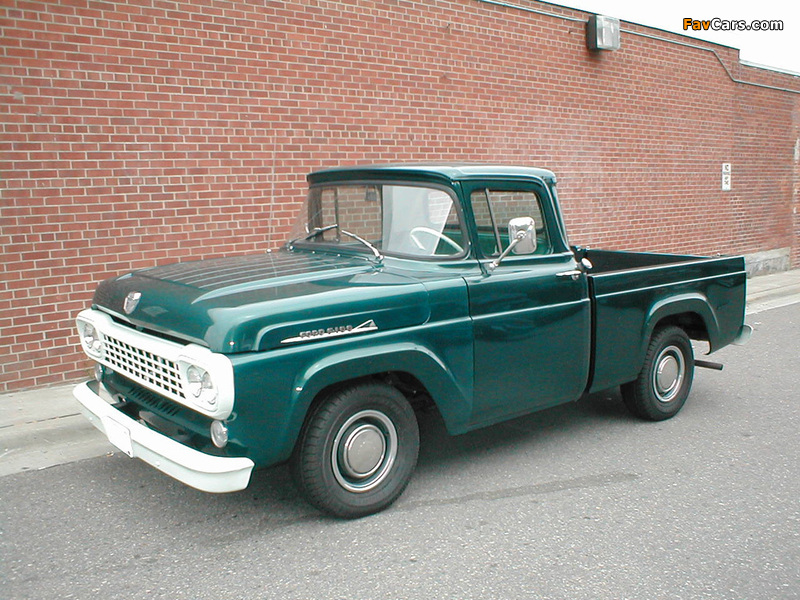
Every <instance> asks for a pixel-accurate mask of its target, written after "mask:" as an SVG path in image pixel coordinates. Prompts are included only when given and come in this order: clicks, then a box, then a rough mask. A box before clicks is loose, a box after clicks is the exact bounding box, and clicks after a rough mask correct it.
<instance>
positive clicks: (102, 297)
mask: <svg viewBox="0 0 800 600" xmlns="http://www.w3.org/2000/svg"><path fill="white" fill-rule="evenodd" d="M126 298H127V299H128V300H127V302H126ZM137 298H138V301H137V300H136V299H137ZM134 305H135V306H134ZM94 306H95V308H98V309H100V310H103V311H105V312H107V313H110V314H112V315H113V316H115V317H116V318H117V319H120V320H123V321H125V322H128V323H130V324H131V325H132V326H134V327H138V328H142V329H144V330H148V331H152V332H155V333H157V334H160V335H165V336H168V337H174V338H178V339H180V340H182V341H186V342H193V343H198V344H201V345H203V346H207V347H209V348H210V349H211V350H213V351H214V352H222V353H228V354H231V353H237V352H248V351H256V350H268V349H270V348H278V347H286V346H290V345H293V344H304V343H313V342H315V341H319V340H321V339H328V338H331V337H340V336H348V335H361V334H365V333H367V332H369V331H384V330H388V329H396V328H399V327H409V326H413V325H418V324H421V323H424V322H425V321H426V320H427V319H428V318H429V316H430V307H429V302H428V293H427V291H426V289H425V287H424V286H423V285H422V284H421V283H420V282H419V281H417V280H415V279H413V278H411V277H409V276H408V275H405V274H399V273H393V272H391V270H389V269H387V268H384V267H381V266H376V265H374V264H372V263H370V262H368V261H366V260H364V259H363V258H355V257H353V258H348V257H343V256H336V255H327V254H321V253H311V252H303V251H298V252H292V251H288V250H279V251H277V252H270V253H266V254H258V255H250V256H238V257H230V258H220V259H210V260H201V261H194V262H186V263H177V264H173V265H165V266H160V267H153V268H150V269H143V270H141V271H135V272H133V273H128V274H127V275H122V276H121V277H116V278H113V279H108V280H106V281H104V282H102V283H101V284H100V285H99V286H98V288H97V291H96V292H95V296H94Z"/></svg>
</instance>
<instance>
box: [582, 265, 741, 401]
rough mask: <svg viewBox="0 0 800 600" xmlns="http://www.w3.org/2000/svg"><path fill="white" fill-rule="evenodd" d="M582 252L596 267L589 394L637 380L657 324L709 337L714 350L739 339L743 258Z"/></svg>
mask: <svg viewBox="0 0 800 600" xmlns="http://www.w3.org/2000/svg"><path fill="white" fill-rule="evenodd" d="M581 255H582V256H585V257H586V258H588V259H589V260H590V261H591V263H592V269H591V270H590V271H589V277H588V280H589V293H590V294H591V296H592V298H593V300H594V301H593V303H592V304H593V311H592V349H593V352H592V375H591V379H590V384H589V391H592V392H593V391H598V390H602V389H606V388H609V387H612V386H615V385H619V384H620V383H625V382H627V381H632V380H633V379H635V378H636V376H637V375H638V373H639V370H640V369H641V365H642V361H643V359H644V354H645V352H646V349H647V348H646V345H644V344H643V341H645V342H646V341H647V340H649V339H650V337H651V334H652V332H653V329H654V328H655V327H656V326H657V325H658V324H659V323H662V324H663V323H665V322H672V323H677V324H680V325H681V326H683V327H684V329H686V330H687V331H688V333H689V334H690V336H691V337H692V338H693V339H701V340H707V341H708V342H709V345H710V351H711V352H713V351H714V350H715V349H717V348H718V347H721V346H724V345H725V344H729V343H730V342H732V341H733V339H734V338H735V335H736V333H735V332H736V331H737V330H738V324H740V323H742V321H743V318H744V305H745V300H744V298H745V285H746V283H745V282H746V273H745V268H744V259H743V258H742V257H741V256H736V257H702V256H689V255H677V254H656V253H644V252H621V251H609V250H584V251H583V252H582V254H581ZM679 305H680V308H677V307H678V306H679ZM687 308H688V310H691V312H686V311H687ZM731 332H733V333H731Z"/></svg>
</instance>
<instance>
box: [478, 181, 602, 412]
mask: <svg viewBox="0 0 800 600" xmlns="http://www.w3.org/2000/svg"><path fill="white" fill-rule="evenodd" d="M465 193H467V194H469V197H470V199H471V204H472V212H473V216H474V220H475V222H474V225H475V229H474V231H473V236H474V239H475V240H476V244H475V245H476V247H477V252H478V253H479V260H480V261H481V263H482V264H483V265H484V267H485V268H484V269H483V271H484V273H483V274H482V275H473V276H469V277H467V278H466V281H467V286H468V290H469V305H470V315H471V318H472V326H473V335H474V374H475V380H474V381H475V395H474V403H473V413H472V419H471V425H472V426H473V427H479V426H482V425H488V424H490V423H493V422H496V421H500V420H503V419H506V418H509V417H512V416H515V415H521V414H525V413H528V412H532V411H534V410H537V409H540V408H545V407H547V406H553V405H556V404H560V403H562V402H568V401H571V400H575V399H577V398H578V397H580V395H581V393H582V392H583V391H584V389H585V387H586V383H587V378H588V373H589V356H590V342H591V335H590V331H591V329H590V326H591V322H590V303H589V296H588V290H587V281H586V275H585V274H583V273H581V272H579V271H578V268H577V264H576V262H575V258H574V256H573V254H572V252H571V251H570V250H569V247H568V245H567V242H566V240H564V239H563V236H562V235H561V233H560V231H559V229H558V227H557V223H556V219H555V213H554V210H555V207H554V205H553V200H552V198H551V196H550V193H549V190H548V189H547V188H546V186H545V185H544V184H540V183H537V182H530V181H527V182H515V181H510V182H503V183H502V184H499V183H498V182H486V183H485V184H483V183H475V184H474V185H472V186H471V187H469V188H467V189H466V190H465ZM519 217H531V218H533V220H534V223H535V228H536V233H535V238H536V243H535V244H534V245H533V250H532V251H531V244H519V247H520V248H523V247H524V248H523V249H522V250H521V253H516V252H515V251H516V248H515V249H512V250H511V251H510V252H509V253H508V255H507V256H506V257H505V258H503V259H502V260H501V261H500V263H499V265H498V266H496V267H495V268H492V266H491V263H492V261H496V260H497V259H498V257H499V256H500V254H501V253H502V252H503V251H504V250H506V249H507V247H508V245H509V243H510V242H509V239H508V235H509V234H508V222H509V221H510V220H511V219H514V218H519Z"/></svg>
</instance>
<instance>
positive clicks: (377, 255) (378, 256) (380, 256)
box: [339, 229, 383, 262]
mask: <svg viewBox="0 0 800 600" xmlns="http://www.w3.org/2000/svg"><path fill="white" fill-rule="evenodd" d="M339 231H340V232H342V233H343V234H345V235H349V236H350V237H351V238H353V239H354V240H356V241H357V242H361V243H362V244H364V245H365V246H366V247H367V248H369V249H370V250H371V251H372V254H374V255H375V260H377V261H378V262H381V261H382V260H383V254H381V253H380V250H378V249H377V248H376V247H375V246H373V245H372V244H371V243H369V242H368V241H367V240H365V239H364V238H362V237H361V236H360V235H356V234H355V233H350V232H349V231H347V230H346V229H340V230H339Z"/></svg>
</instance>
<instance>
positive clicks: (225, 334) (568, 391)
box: [94, 165, 745, 466]
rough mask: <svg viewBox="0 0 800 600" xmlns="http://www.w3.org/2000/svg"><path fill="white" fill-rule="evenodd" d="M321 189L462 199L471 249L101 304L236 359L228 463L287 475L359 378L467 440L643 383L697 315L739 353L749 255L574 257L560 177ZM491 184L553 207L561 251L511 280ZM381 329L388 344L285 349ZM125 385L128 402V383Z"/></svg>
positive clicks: (221, 279) (413, 170)
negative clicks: (484, 235)
mask: <svg viewBox="0 0 800 600" xmlns="http://www.w3.org/2000/svg"><path fill="white" fill-rule="evenodd" d="M308 180H309V183H310V184H311V185H319V184H326V183H334V182H343V181H347V182H356V181H357V182H398V181H399V182H408V183H427V184H434V185H437V186H446V187H447V188H449V189H451V190H452V191H453V193H454V194H455V196H456V197H457V199H458V201H459V202H460V204H461V214H462V216H463V218H464V219H465V222H466V228H465V231H466V235H467V236H468V238H469V239H467V240H462V239H459V243H461V242H465V243H462V246H464V247H465V250H466V255H465V256H464V257H461V258H456V259H452V258H450V259H447V260H444V259H443V260H441V261H440V262H436V261H431V260H410V259H400V258H389V257H387V258H384V260H383V261H381V262H377V261H374V260H371V259H370V257H369V256H368V255H367V254H363V255H362V254H359V253H358V252H356V253H351V254H349V255H344V254H341V253H339V254H337V253H335V252H324V251H317V252H311V251H308V250H305V249H303V248H302V247H298V248H296V249H295V250H293V251H292V250H288V249H282V250H280V251H278V252H273V253H268V254H263V255H255V256H249V257H233V258H225V259H217V260H211V261H198V262H194V263H183V264H181V265H168V266H164V267H155V268H152V269H145V270H142V271H138V272H135V273H132V274H129V275H124V276H122V277H118V278H116V279H112V280H108V281H106V282H103V283H102V284H101V285H100V286H99V288H98V290H97V293H96V295H95V301H94V303H95V305H96V307H98V308H100V309H101V310H104V311H106V312H109V313H112V314H114V315H115V316H116V317H117V318H118V319H121V320H124V321H127V322H129V323H130V324H131V325H132V326H136V327H140V328H142V329H144V330H146V331H150V332H154V333H156V334H159V335H165V336H168V337H170V338H173V339H179V340H184V341H186V342H193V343H198V344H202V345H205V346H207V347H209V348H210V349H212V350H213V351H215V352H221V353H225V354H227V355H229V357H230V359H231V361H232V362H233V365H234V373H235V386H236V388H235V389H236V402H235V407H234V413H233V414H232V415H231V418H230V419H229V420H228V426H229V431H230V440H231V442H230V444H229V446H228V447H227V448H226V449H225V450H224V451H216V450H215V452H216V453H223V454H224V453H229V454H231V455H246V456H249V457H250V458H252V459H253V460H254V461H255V462H256V464H257V465H261V466H265V465H269V464H274V463H276V462H280V461H283V460H286V459H287V458H288V456H289V455H290V453H291V451H292V448H293V446H294V442H295V440H296V438H297V435H298V433H299V431H300V428H301V427H302V424H303V421H304V419H305V416H306V413H307V411H308V408H309V406H310V405H311V403H312V402H313V401H314V399H315V398H317V396H318V395H319V394H320V392H322V391H323V390H325V389H326V388H328V387H329V386H333V385H336V384H339V383H341V382H343V381H348V380H352V379H356V378H359V377H365V376H371V375H376V374H382V373H386V372H395V373H407V374H409V375H413V377H414V378H416V379H417V380H418V381H419V382H421V384H422V385H423V386H424V387H425V389H426V390H427V392H428V393H429V394H430V395H431V397H432V398H433V399H434V401H435V402H436V404H437V406H438V407H439V409H440V411H441V413H442V416H443V418H444V421H445V423H446V425H447V427H448V430H449V431H450V432H451V433H461V432H465V431H468V430H470V429H474V428H477V427H481V426H484V425H488V424H490V423H494V422H497V421H500V420H503V419H507V418H510V417H513V416H516V415H520V414H524V413H527V412H531V411H534V410H538V409H541V408H545V407H547V406H552V405H554V404H559V403H562V402H569V401H572V400H575V399H577V398H578V397H579V396H580V395H581V394H582V393H584V392H586V391H587V390H592V391H593V390H598V389H603V388H606V387H611V386H615V385H619V384H621V383H624V382H626V381H630V380H632V379H634V378H635V377H636V375H637V374H638V372H639V370H640V368H641V365H642V360H643V357H644V352H645V349H646V346H647V342H648V340H649V337H650V335H651V333H652V331H653V329H654V328H655V327H656V326H657V324H658V323H659V321H661V320H662V319H675V318H684V319H685V318H686V317H685V316H683V317H682V316H680V315H685V314H687V313H691V314H692V315H694V317H692V319H694V320H695V321H697V322H699V323H702V325H703V329H704V332H705V333H703V334H701V335H707V337H708V339H709V341H710V343H711V348H712V350H716V349H718V348H720V347H722V346H724V345H726V344H728V343H730V342H731V341H733V339H734V338H735V337H736V335H737V333H738V331H739V329H740V327H741V325H742V323H743V319H744V296H745V277H744V263H743V259H742V258H740V257H737V258H711V259H708V258H700V257H693V256H677V255H660V254H645V253H631V252H607V251H599V250H590V251H585V250H576V252H575V253H573V249H571V248H570V247H569V244H568V241H567V239H566V235H565V232H564V226H563V219H562V217H561V213H560V209H559V206H558V201H557V196H556V192H555V176H554V175H553V174H552V173H551V172H549V171H546V170H542V169H531V168H526V167H508V166H488V165H438V166H425V165H384V166H377V167H366V168H355V167H354V168H340V169H330V170H326V171H319V172H317V173H312V174H311V175H309V177H308ZM485 186H488V187H493V186H494V187H502V188H503V189H515V190H516V189H520V190H534V191H536V192H537V194H538V195H539V197H540V198H541V200H542V204H543V206H542V210H543V214H544V217H545V220H546V222H547V223H546V224H547V227H548V229H547V235H548V238H549V240H550V243H551V246H552V247H551V248H548V250H549V251H550V252H551V253H550V254H536V255H528V256H509V257H508V258H507V259H506V260H505V261H503V262H502V263H501V265H500V266H499V267H498V268H497V269H496V270H494V271H491V270H490V269H489V268H488V266H487V265H488V263H489V262H490V259H489V258H488V257H484V256H483V255H482V254H481V251H480V248H481V243H480V241H481V240H480V235H481V234H479V232H478V231H477V229H476V227H475V223H474V218H473V213H472V207H471V205H470V200H469V199H470V193H471V191H472V190H474V189H481V188H482V187H485ZM520 216H525V215H520ZM484 241H485V240H484ZM485 245H486V244H484V246H485ZM576 254H577V257H578V258H581V257H583V256H586V257H587V258H589V259H590V260H591V261H592V262H593V263H594V268H593V269H592V271H591V273H590V274H589V275H588V276H587V275H586V274H581V275H580V276H579V277H578V278H577V279H575V280H573V279H571V278H569V277H557V274H558V273H563V272H565V271H572V270H575V269H576V268H577V265H578V262H577V260H576ZM129 291H139V292H142V300H141V302H140V306H139V307H138V308H137V309H136V310H135V311H134V312H133V314H132V315H130V316H128V315H125V314H124V311H123V310H122V303H123V300H124V298H125V296H126V294H127V293H128V292H129ZM369 320H372V321H374V323H375V325H376V326H377V328H378V330H377V331H373V332H368V333H360V334H355V335H347V336H342V337H336V338H327V339H324V338H317V339H315V338H313V337H309V338H308V339H304V340H302V341H294V342H290V343H287V342H285V340H287V339H292V338H296V337H297V336H299V335H301V334H302V332H308V331H311V330H320V329H322V330H326V329H327V328H329V327H330V328H337V327H338V328H340V327H345V328H346V327H348V326H350V327H356V326H358V325H360V324H362V323H364V322H366V321H369ZM110 383H112V384H113V385H115V386H116V388H117V389H122V388H124V382H123V383H121V382H119V381H117V382H114V381H113V378H112V380H110ZM133 403H134V404H136V399H135V398H133ZM138 406H139V410H141V411H144V412H146V411H149V412H151V413H153V414H155V415H156V416H157V418H153V419H152V421H153V423H154V424H155V423H158V422H164V420H169V418H170V415H169V411H166V412H164V411H163V410H161V409H160V408H159V406H157V405H156V406H154V405H152V403H151V405H147V404H146V403H144V402H142V403H140V404H139V405H138ZM159 411H160V412H159ZM187 413H191V411H187V410H186V409H181V410H180V411H178V412H177V413H175V416H174V421H175V423H176V427H179V428H181V429H182V430H185V431H186V432H189V433H188V434H187V436H188V438H189V439H190V441H189V442H188V443H190V444H191V445H193V446H194V447H197V448H201V449H204V450H207V449H208V447H209V446H210V444H208V441H207V438H205V439H203V437H202V433H203V431H204V430H205V429H206V428H207V425H208V423H207V422H206V420H205V418H204V417H199V416H195V415H194V414H187ZM154 426H157V425H154ZM165 430H166V428H165Z"/></svg>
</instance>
